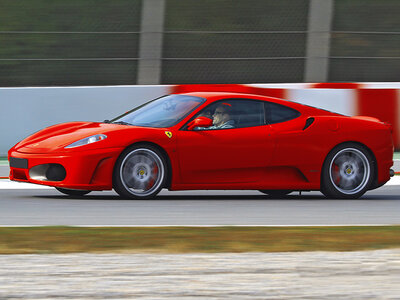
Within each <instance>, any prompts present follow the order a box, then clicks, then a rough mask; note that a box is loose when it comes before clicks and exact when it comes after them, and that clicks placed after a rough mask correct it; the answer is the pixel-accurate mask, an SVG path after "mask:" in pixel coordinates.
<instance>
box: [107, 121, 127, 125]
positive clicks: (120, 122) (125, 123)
mask: <svg viewBox="0 0 400 300" xmlns="http://www.w3.org/2000/svg"><path fill="white" fill-rule="evenodd" d="M111 124H119V125H132V124H131V123H128V122H124V121H118V122H111Z"/></svg>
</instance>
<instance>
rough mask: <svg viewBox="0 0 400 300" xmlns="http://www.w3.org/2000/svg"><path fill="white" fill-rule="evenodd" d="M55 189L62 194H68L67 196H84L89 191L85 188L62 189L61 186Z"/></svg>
mask: <svg viewBox="0 0 400 300" xmlns="http://www.w3.org/2000/svg"><path fill="white" fill-rule="evenodd" d="M56 190H57V191H59V192H61V193H63V194H66V195H69V196H84V195H86V194H89V193H90V192H91V191H85V190H70V189H63V188H59V187H56Z"/></svg>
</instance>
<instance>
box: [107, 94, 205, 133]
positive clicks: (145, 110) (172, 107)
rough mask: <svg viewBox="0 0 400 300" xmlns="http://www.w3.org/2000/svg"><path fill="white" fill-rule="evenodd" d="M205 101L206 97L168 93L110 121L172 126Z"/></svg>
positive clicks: (125, 123) (124, 123)
mask: <svg viewBox="0 0 400 300" xmlns="http://www.w3.org/2000/svg"><path fill="white" fill-rule="evenodd" d="M204 101H205V99H203V98H199V97H194V96H186V95H168V96H164V97H161V98H158V99H155V100H152V101H150V102H147V103H145V104H143V105H141V106H139V107H136V108H134V109H133V110H131V111H129V112H127V113H125V114H123V115H122V116H119V117H117V118H115V119H113V120H111V121H110V122H111V123H115V124H123V125H135V126H143V127H171V126H174V125H176V124H178V123H179V122H180V121H181V120H183V119H184V118H185V117H186V116H187V115H189V114H190V113H191V112H192V111H193V110H194V109H196V108H197V107H198V106H199V105H201V104H202V103H203V102H204Z"/></svg>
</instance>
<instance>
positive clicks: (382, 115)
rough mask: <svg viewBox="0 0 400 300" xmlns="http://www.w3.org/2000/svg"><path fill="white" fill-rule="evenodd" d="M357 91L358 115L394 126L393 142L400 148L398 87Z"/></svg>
mask: <svg viewBox="0 0 400 300" xmlns="http://www.w3.org/2000/svg"><path fill="white" fill-rule="evenodd" d="M356 93H357V106H358V112H357V114H358V115H363V116H371V117H375V118H378V119H379V120H381V121H384V122H388V123H390V124H392V126H393V142H394V147H395V148H396V149H399V148H400V138H399V116H398V107H397V105H398V104H397V97H398V95H397V93H398V91H397V90H396V89H360V90H357V91H356Z"/></svg>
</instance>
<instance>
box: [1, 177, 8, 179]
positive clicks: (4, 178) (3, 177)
mask: <svg viewBox="0 0 400 300" xmlns="http://www.w3.org/2000/svg"><path fill="white" fill-rule="evenodd" d="M8 178H9V177H0V179H8Z"/></svg>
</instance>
